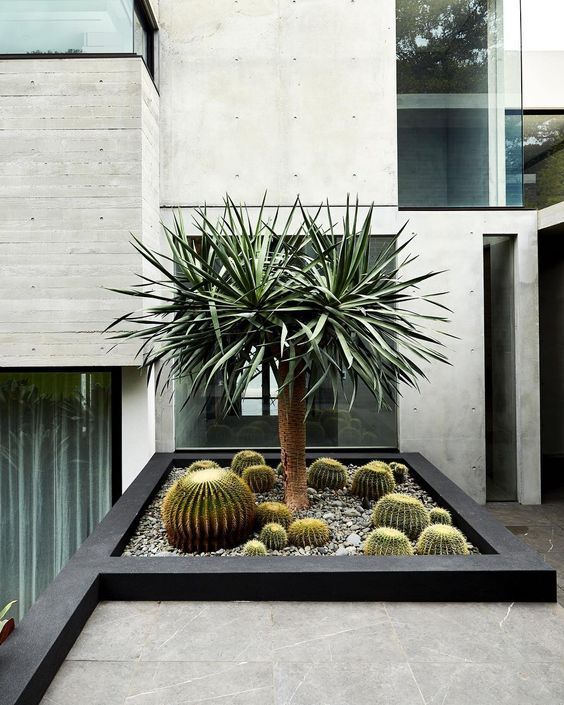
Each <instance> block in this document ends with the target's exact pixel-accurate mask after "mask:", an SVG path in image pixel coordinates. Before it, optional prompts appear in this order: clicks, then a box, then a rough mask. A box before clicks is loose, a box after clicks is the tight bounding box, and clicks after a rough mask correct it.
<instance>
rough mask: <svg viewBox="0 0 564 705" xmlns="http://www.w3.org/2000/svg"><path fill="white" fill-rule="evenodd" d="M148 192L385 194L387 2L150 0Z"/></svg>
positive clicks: (392, 135) (391, 155)
mask: <svg viewBox="0 0 564 705" xmlns="http://www.w3.org/2000/svg"><path fill="white" fill-rule="evenodd" d="M159 10H160V25H161V31H160V45H161V70H160V77H161V78H160V92H161V105H162V120H161V131H162V134H161V148H162V161H161V203H162V204H163V205H174V206H177V205H191V204H201V203H203V202H204V201H207V202H208V203H209V204H217V203H221V199H222V197H223V195H224V194H225V192H226V191H228V192H229V193H230V194H231V195H232V196H233V197H235V198H236V199H244V200H246V201H247V202H248V203H249V204H251V205H252V204H256V203H259V202H260V199H261V197H262V195H263V193H264V191H265V190H268V193H269V197H270V199H271V201H272V202H273V203H279V204H288V203H291V202H293V200H294V198H295V196H296V194H297V193H300V194H301V196H302V198H303V200H304V202H306V203H317V202H319V201H320V200H323V199H324V198H329V199H331V201H333V202H335V203H342V202H343V199H344V198H345V196H346V193H347V192H348V191H350V192H351V193H353V194H356V193H359V194H360V197H361V200H362V201H364V202H371V201H373V200H374V201H375V202H376V203H378V204H385V205H389V204H392V205H393V204H397V176H396V89H395V7H394V3H393V2H389V0H356V2H350V0H300V2H292V0H245V2H238V0H184V1H183V2H178V0H160V8H159Z"/></svg>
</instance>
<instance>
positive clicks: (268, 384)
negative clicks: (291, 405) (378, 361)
mask: <svg viewBox="0 0 564 705" xmlns="http://www.w3.org/2000/svg"><path fill="white" fill-rule="evenodd" d="M388 243H389V240H388V239H387V238H383V237H374V238H373V239H372V248H373V251H374V255H376V254H377V252H378V251H380V250H381V248H383V247H385V246H386V245H387V244H388ZM345 392H347V384H346V380H345ZM349 392H350V390H349ZM221 396H222V395H221V381H220V380H219V379H218V384H217V385H216V387H215V388H214V389H212V391H211V393H210V394H209V396H208V397H207V398H206V397H204V396H202V397H200V398H198V399H191V400H189V401H188V402H187V401H186V397H187V388H186V385H185V383H183V382H179V383H177V384H176V387H175V406H176V446H177V448H214V447H215V448H221V447H224V448H231V447H239V446H251V447H253V446H254V447H271V448H275V447H278V446H279V440H278V402H277V398H276V397H277V384H276V380H275V378H274V375H273V374H272V373H271V372H269V371H268V370H261V371H260V372H259V373H258V374H257V376H256V377H255V379H254V381H253V383H252V384H251V385H250V386H249V388H248V389H247V392H246V394H245V396H244V398H243V399H242V400H241V402H240V404H239V405H238V407H237V408H236V409H234V410H233V411H232V412H230V413H229V415H228V416H226V417H223V418H221V415H220V409H221V403H220V402H221ZM307 444H308V447H310V448H311V447H339V446H346V447H380V448H395V447H397V417H396V409H395V404H393V403H390V410H387V411H386V410H380V411H378V409H377V406H376V402H375V401H374V398H373V396H372V395H371V394H370V392H369V391H368V389H366V388H365V387H363V386H362V385H359V388H358V390H357V395H356V399H355V403H354V406H353V408H352V409H351V410H350V411H349V403H348V401H347V400H346V399H345V398H342V399H340V400H339V403H338V404H337V406H336V408H333V393H332V390H331V386H330V384H327V385H322V386H321V387H320V389H319V390H318V392H317V393H316V395H315V399H314V403H313V407H312V410H311V412H310V414H309V416H308V419H307Z"/></svg>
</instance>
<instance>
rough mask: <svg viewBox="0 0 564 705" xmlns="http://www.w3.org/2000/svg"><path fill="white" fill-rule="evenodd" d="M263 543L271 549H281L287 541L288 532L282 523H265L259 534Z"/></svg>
mask: <svg viewBox="0 0 564 705" xmlns="http://www.w3.org/2000/svg"><path fill="white" fill-rule="evenodd" d="M259 538H260V540H261V541H262V542H263V544H264V545H265V546H266V547H267V548H270V549H271V550H272V551H281V550H282V549H283V548H284V546H286V544H287V543H288V534H287V533H286V529H285V528H284V527H283V526H282V524H277V523H276V522H270V523H269V524H265V525H264V526H263V527H262V529H261V532H260V536H259Z"/></svg>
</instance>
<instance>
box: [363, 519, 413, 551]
mask: <svg viewBox="0 0 564 705" xmlns="http://www.w3.org/2000/svg"><path fill="white" fill-rule="evenodd" d="M364 553H365V554H366V555H367V556H412V555H413V546H412V545H411V542H410V540H409V539H408V538H407V536H406V535H405V534H404V533H403V531H398V530H397V529H391V528H390V527H388V526H381V527H380V528H378V529H374V531H371V532H370V533H369V534H368V536H367V538H366V542H365V544H364Z"/></svg>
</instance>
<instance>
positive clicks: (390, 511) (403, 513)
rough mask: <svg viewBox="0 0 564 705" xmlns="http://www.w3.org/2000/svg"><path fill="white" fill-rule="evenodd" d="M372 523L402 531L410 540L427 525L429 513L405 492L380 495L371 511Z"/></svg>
mask: <svg viewBox="0 0 564 705" xmlns="http://www.w3.org/2000/svg"><path fill="white" fill-rule="evenodd" d="M372 524H373V525H374V526H376V527H378V526H388V527H390V528H392V529H398V530H399V531H403V533H404V534H406V535H407V536H408V537H409V538H410V539H411V540H412V541H415V539H416V538H417V537H418V536H419V534H420V533H421V532H422V531H423V529H425V528H426V527H427V526H429V514H428V512H427V510H426V509H425V507H424V506H423V504H422V503H421V502H420V501H419V500H418V499H416V498H415V497H410V496H409V495H407V494H389V495H386V496H385V497H382V499H380V500H379V501H378V502H377V503H376V506H375V507H374V511H373V512H372Z"/></svg>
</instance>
